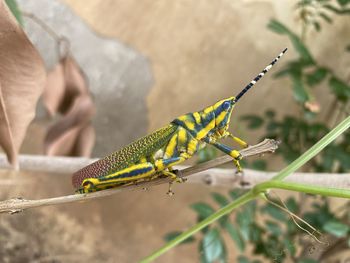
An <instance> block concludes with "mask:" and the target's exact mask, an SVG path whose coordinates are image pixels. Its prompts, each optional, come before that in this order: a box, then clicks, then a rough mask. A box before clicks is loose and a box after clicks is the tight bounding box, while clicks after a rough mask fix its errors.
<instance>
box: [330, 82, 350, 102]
mask: <svg viewBox="0 0 350 263" xmlns="http://www.w3.org/2000/svg"><path fill="white" fill-rule="evenodd" d="M329 86H330V87H331V89H332V91H333V93H334V94H335V95H336V96H337V98H338V99H339V100H340V101H343V102H346V101H347V100H348V99H349V98H350V86H348V85H347V84H346V83H344V82H343V81H341V80H339V79H337V78H336V77H334V76H333V77H331V78H330V80H329Z"/></svg>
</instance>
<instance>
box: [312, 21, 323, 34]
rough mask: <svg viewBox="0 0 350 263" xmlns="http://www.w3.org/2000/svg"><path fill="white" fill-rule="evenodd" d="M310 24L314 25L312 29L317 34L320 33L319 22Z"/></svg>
mask: <svg viewBox="0 0 350 263" xmlns="http://www.w3.org/2000/svg"><path fill="white" fill-rule="evenodd" d="M312 24H313V25H314V28H315V29H316V31H317V32H320V31H321V25H320V23H319V22H317V21H314V22H313V23H312Z"/></svg>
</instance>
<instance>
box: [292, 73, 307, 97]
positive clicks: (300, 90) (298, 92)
mask: <svg viewBox="0 0 350 263" xmlns="http://www.w3.org/2000/svg"><path fill="white" fill-rule="evenodd" d="M292 82H293V95H294V98H295V100H296V101H298V102H301V103H304V102H306V101H308V100H310V96H309V94H308V92H307V91H306V89H305V87H304V84H303V82H302V79H301V74H293V75H292Z"/></svg>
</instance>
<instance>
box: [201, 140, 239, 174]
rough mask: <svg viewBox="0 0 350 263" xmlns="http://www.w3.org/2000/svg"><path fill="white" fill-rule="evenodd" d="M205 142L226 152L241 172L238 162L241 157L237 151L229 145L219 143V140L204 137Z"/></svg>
mask: <svg viewBox="0 0 350 263" xmlns="http://www.w3.org/2000/svg"><path fill="white" fill-rule="evenodd" d="M204 141H205V142H207V143H209V144H211V145H213V146H214V147H215V148H217V149H219V150H220V151H222V152H224V153H226V154H227V155H230V156H231V157H232V158H233V163H234V165H235V166H236V167H237V172H242V167H241V165H240V163H239V161H240V160H241V159H242V155H241V153H240V152H239V151H237V150H234V149H232V148H231V147H229V146H227V145H225V144H222V143H219V142H215V141H211V140H210V139H205V140H204Z"/></svg>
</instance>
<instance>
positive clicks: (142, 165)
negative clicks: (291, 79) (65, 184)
mask: <svg viewBox="0 0 350 263" xmlns="http://www.w3.org/2000/svg"><path fill="white" fill-rule="evenodd" d="M286 51H287V49H285V50H283V51H282V53H281V54H279V55H278V56H277V57H276V58H275V59H274V60H273V61H272V62H271V63H270V64H269V65H268V66H267V67H266V68H265V69H264V70H263V71H262V72H261V73H260V74H259V75H258V76H256V77H255V78H254V79H253V80H252V81H251V82H250V83H249V84H248V85H247V86H246V87H245V88H244V89H243V90H242V91H241V92H240V93H239V94H238V95H237V96H236V97H230V98H227V99H223V100H220V101H218V102H216V103H215V104H214V105H212V106H209V107H207V108H205V109H203V110H201V111H197V112H193V113H188V114H185V115H182V116H180V117H178V118H176V119H175V120H173V121H172V122H171V123H170V124H169V125H168V126H166V127H164V128H161V129H159V130H157V131H155V132H153V133H151V134H149V135H147V136H145V137H142V138H140V139H138V140H136V141H135V142H133V143H131V144H129V145H127V146H125V147H124V148H122V149H120V150H119V151H117V152H115V153H113V154H111V155H109V156H107V157H105V158H103V159H101V160H98V161H96V162H94V163H92V164H90V165H88V166H86V167H84V168H82V169H81V170H79V171H77V172H76V173H75V174H74V175H73V178H72V182H73V185H74V186H75V187H76V188H78V192H80V193H88V192H94V191H99V190H103V189H108V188H113V187H117V186H120V185H124V184H130V183H131V184H134V183H137V182H140V181H143V180H151V179H153V178H157V177H159V176H170V177H171V178H172V179H174V181H178V182H181V181H182V179H180V178H178V177H177V176H176V173H175V172H174V171H173V169H172V167H173V166H174V165H177V164H179V163H182V162H183V161H185V160H187V159H189V158H191V157H192V156H193V155H194V154H195V153H196V152H197V151H198V149H199V147H203V146H205V145H206V144H210V145H212V146H214V147H216V148H217V149H219V150H220V151H222V152H224V153H225V154H228V155H230V156H231V157H232V158H233V162H234V164H235V165H236V167H237V170H238V171H241V169H242V168H241V166H240V164H239V160H240V159H241V155H240V152H239V151H238V150H234V149H232V148H231V147H229V146H227V145H224V144H222V143H220V142H219V139H221V138H226V137H230V138H232V139H233V140H234V141H235V142H236V143H238V144H239V145H240V146H242V147H247V146H248V145H247V143H246V142H244V141H243V140H241V139H240V138H238V137H235V136H234V135H233V134H231V133H230V132H229V131H228V127H229V123H230V117H231V114H232V110H233V108H234V106H235V104H236V103H237V102H238V100H239V99H240V98H241V97H242V96H243V95H244V94H245V93H246V92H247V91H248V90H249V89H250V88H251V87H253V86H254V84H255V83H256V82H257V81H258V80H259V79H260V78H261V77H262V76H264V74H265V73H266V72H267V71H268V70H269V69H270V68H271V67H272V66H273V65H274V64H275V63H276V62H277V61H278V59H279V58H280V57H281V56H282V55H283V54H284V53H285V52H286ZM169 191H171V190H170V189H169Z"/></svg>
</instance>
